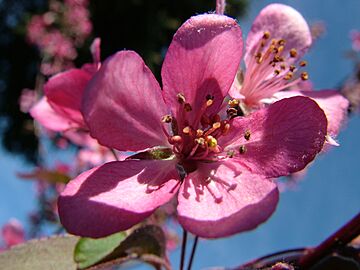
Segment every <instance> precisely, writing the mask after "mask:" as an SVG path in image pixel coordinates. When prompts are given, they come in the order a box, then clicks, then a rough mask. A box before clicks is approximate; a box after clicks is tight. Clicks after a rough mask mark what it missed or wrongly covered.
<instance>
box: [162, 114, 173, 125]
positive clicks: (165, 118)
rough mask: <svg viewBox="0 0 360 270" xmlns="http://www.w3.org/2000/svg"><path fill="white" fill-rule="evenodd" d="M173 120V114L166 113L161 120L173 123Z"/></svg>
mask: <svg viewBox="0 0 360 270" xmlns="http://www.w3.org/2000/svg"><path fill="white" fill-rule="evenodd" d="M171 121H172V117H171V115H164V116H163V117H162V118H161V122H163V123H171Z"/></svg>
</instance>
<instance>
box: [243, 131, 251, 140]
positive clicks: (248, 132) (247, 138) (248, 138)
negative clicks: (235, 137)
mask: <svg viewBox="0 0 360 270" xmlns="http://www.w3.org/2000/svg"><path fill="white" fill-rule="evenodd" d="M250 136H251V133H250V130H247V131H245V134H244V138H245V140H247V141H248V140H250Z"/></svg>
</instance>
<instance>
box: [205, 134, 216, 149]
mask: <svg viewBox="0 0 360 270" xmlns="http://www.w3.org/2000/svg"><path fill="white" fill-rule="evenodd" d="M206 142H207V145H208V146H209V148H210V149H212V148H215V147H216V146H217V140H216V139H215V138H214V137H213V136H206Z"/></svg>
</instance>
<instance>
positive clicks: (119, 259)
mask: <svg viewBox="0 0 360 270" xmlns="http://www.w3.org/2000/svg"><path fill="white" fill-rule="evenodd" d="M165 251H166V239H165V235H164V232H163V230H162V229H161V228H160V227H159V226H155V225H145V226H143V227H140V228H138V229H136V230H135V231H133V232H132V233H131V234H130V235H129V236H127V237H126V234H125V233H124V232H120V233H116V234H113V235H110V236H108V237H105V238H100V239H91V238H82V239H80V240H79V242H78V244H77V245H76V248H75V254H74V258H75V261H76V262H77V263H78V267H79V269H84V268H87V267H89V266H95V267H94V268H93V267H92V268H91V269H101V268H102V266H114V265H119V264H122V263H125V262H128V261H130V260H141V261H144V262H147V263H149V264H152V265H156V266H158V265H159V264H161V265H163V266H164V267H166V266H167V265H166V264H167V262H166V261H165V260H163V259H162V257H164V256H165Z"/></svg>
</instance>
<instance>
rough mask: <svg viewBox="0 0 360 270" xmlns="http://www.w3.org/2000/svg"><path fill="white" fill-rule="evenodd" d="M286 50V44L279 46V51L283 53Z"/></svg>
mask: <svg viewBox="0 0 360 270" xmlns="http://www.w3.org/2000/svg"><path fill="white" fill-rule="evenodd" d="M283 50H284V45H281V46H279V47H278V52H279V53H281V52H282V51H283Z"/></svg>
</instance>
